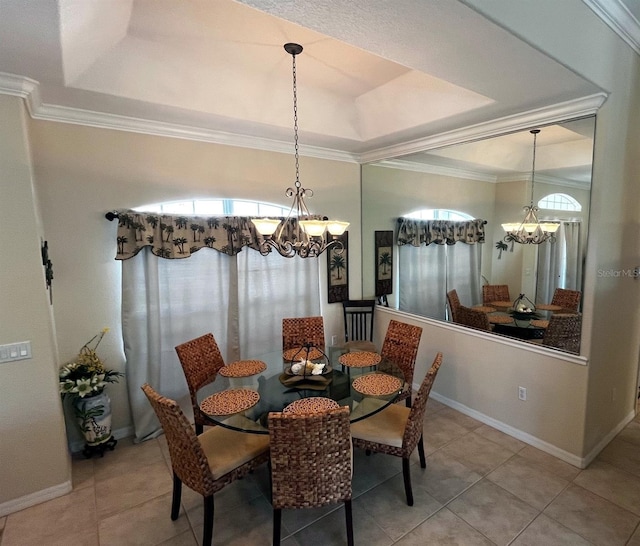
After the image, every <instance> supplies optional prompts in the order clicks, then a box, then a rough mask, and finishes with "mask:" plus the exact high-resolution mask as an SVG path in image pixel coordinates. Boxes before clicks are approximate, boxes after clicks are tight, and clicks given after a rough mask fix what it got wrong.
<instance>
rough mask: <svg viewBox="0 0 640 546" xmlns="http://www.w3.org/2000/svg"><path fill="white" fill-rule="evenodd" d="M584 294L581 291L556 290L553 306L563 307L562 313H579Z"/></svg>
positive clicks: (552, 301) (552, 300)
mask: <svg viewBox="0 0 640 546" xmlns="http://www.w3.org/2000/svg"><path fill="white" fill-rule="evenodd" d="M581 296H582V292H580V291H579V290H567V289H566V288H556V289H555V291H554V293H553V298H552V299H551V305H557V306H558V307H562V311H561V313H577V312H578V306H579V305H580V298H581Z"/></svg>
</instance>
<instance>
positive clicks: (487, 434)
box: [474, 425, 527, 453]
mask: <svg viewBox="0 0 640 546" xmlns="http://www.w3.org/2000/svg"><path fill="white" fill-rule="evenodd" d="M474 432H475V433H476V434H478V435H480V436H482V437H483V438H486V439H487V440H491V441H492V442H493V443H494V444H498V445H499V446H502V447H504V448H505V449H508V450H509V451H513V452H514V453H518V451H521V450H522V449H524V448H525V447H527V444H525V443H524V442H521V441H520V440H518V439H517V438H514V437H513V436H509V435H508V434H505V433H504V432H501V431H499V430H498V429H495V428H493V427H490V426H489V425H482V426H480V427H478V428H477V429H475V430H474Z"/></svg>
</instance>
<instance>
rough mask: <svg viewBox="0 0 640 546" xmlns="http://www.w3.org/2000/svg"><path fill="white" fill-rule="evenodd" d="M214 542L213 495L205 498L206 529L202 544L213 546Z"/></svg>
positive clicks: (203, 533)
mask: <svg viewBox="0 0 640 546" xmlns="http://www.w3.org/2000/svg"><path fill="white" fill-rule="evenodd" d="M212 542H213V495H209V496H208V497H205V498H204V531H203V532H202V546H211V543H212Z"/></svg>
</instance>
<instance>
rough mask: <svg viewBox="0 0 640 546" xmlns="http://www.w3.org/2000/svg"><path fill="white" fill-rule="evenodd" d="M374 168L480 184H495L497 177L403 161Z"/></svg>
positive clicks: (379, 163)
mask: <svg viewBox="0 0 640 546" xmlns="http://www.w3.org/2000/svg"><path fill="white" fill-rule="evenodd" d="M374 166H375V167H386V168H389V169H400V170H403V171H413V172H418V173H425V174H436V175H440V176H451V177H454V178H463V179H465V180H477V181H480V182H492V183H494V182H497V177H496V176H494V175H491V174H485V173H479V172H476V171H469V170H466V169H456V168H454V167H443V166H441V165H429V164H427V163H418V162H413V161H405V160H403V159H386V160H383V161H380V162H377V163H376V164H375V165H374Z"/></svg>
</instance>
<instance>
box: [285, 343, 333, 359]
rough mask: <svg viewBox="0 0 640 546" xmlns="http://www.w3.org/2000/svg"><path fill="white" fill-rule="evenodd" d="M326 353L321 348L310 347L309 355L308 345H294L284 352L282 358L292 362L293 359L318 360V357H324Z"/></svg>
mask: <svg viewBox="0 0 640 546" xmlns="http://www.w3.org/2000/svg"><path fill="white" fill-rule="evenodd" d="M323 356H324V355H323V354H322V351H321V350H320V349H316V348H315V347H311V348H310V349H309V354H308V355H307V348H306V347H293V348H291V349H287V350H286V351H285V352H284V353H282V358H284V359H285V360H288V361H289V362H291V361H292V360H296V361H297V360H316V359H318V358H322V357H323Z"/></svg>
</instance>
